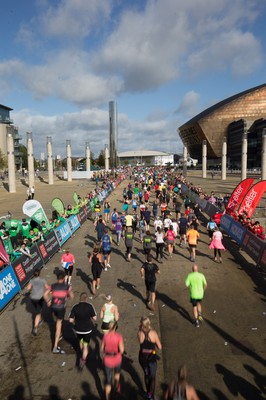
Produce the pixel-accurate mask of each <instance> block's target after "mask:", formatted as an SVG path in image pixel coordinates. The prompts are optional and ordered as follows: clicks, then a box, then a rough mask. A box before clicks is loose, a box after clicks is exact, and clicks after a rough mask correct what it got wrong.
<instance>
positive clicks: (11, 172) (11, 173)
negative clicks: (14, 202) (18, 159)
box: [6, 133, 16, 193]
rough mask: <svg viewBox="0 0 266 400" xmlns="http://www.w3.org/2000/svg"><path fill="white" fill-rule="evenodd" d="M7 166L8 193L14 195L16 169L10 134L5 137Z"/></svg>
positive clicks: (12, 141)
mask: <svg viewBox="0 0 266 400" xmlns="http://www.w3.org/2000/svg"><path fill="white" fill-rule="evenodd" d="M6 147H7V166H8V191H9V193H16V167H15V154H14V139H13V136H12V133H8V134H7V136H6Z"/></svg>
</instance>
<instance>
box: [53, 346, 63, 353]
mask: <svg viewBox="0 0 266 400" xmlns="http://www.w3.org/2000/svg"><path fill="white" fill-rule="evenodd" d="M53 353H54V354H66V352H65V351H64V350H62V349H61V347H59V346H57V348H54V349H53Z"/></svg>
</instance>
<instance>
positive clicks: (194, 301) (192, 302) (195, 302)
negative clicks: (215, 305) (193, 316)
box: [190, 299, 202, 307]
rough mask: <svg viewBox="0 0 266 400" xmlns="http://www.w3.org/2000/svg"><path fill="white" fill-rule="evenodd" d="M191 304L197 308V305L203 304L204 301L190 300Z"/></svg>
mask: <svg viewBox="0 0 266 400" xmlns="http://www.w3.org/2000/svg"><path fill="white" fill-rule="evenodd" d="M190 302H191V304H192V305H193V307H197V303H201V302H202V299H190Z"/></svg>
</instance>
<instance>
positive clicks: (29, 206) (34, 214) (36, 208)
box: [22, 200, 49, 226]
mask: <svg viewBox="0 0 266 400" xmlns="http://www.w3.org/2000/svg"><path fill="white" fill-rule="evenodd" d="M22 211H23V213H24V214H25V215H27V216H28V217H30V218H31V219H33V220H34V221H36V222H37V223H38V224H39V225H41V223H42V221H45V225H47V226H48V225H49V221H48V218H47V217H46V214H45V212H44V209H43V208H42V205H41V203H40V202H39V201H37V200H27V201H25V203H24V204H23V207H22Z"/></svg>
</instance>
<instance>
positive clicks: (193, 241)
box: [187, 225, 200, 262]
mask: <svg viewBox="0 0 266 400" xmlns="http://www.w3.org/2000/svg"><path fill="white" fill-rule="evenodd" d="M199 237H200V235H199V232H198V231H196V229H195V228H194V225H190V227H189V229H188V231H187V241H188V247H189V253H190V260H191V261H192V262H195V259H196V248H197V244H198V239H199Z"/></svg>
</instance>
